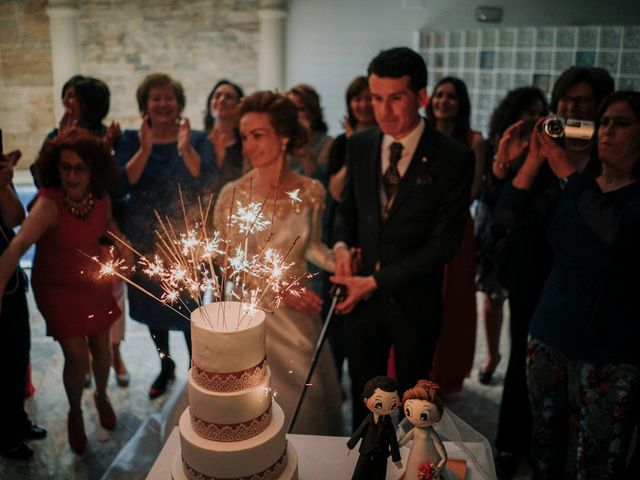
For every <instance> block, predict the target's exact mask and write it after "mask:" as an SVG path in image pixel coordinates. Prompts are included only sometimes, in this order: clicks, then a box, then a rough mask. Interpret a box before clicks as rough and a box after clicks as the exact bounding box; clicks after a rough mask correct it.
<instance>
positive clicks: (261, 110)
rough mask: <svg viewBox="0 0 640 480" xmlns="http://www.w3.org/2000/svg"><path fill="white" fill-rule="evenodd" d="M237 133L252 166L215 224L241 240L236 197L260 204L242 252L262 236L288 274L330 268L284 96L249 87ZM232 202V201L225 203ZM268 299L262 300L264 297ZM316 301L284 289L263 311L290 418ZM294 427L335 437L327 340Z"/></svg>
mask: <svg viewBox="0 0 640 480" xmlns="http://www.w3.org/2000/svg"><path fill="white" fill-rule="evenodd" d="M240 117H241V118H240V134H241V137H242V142H243V143H242V146H243V153H244V155H245V157H246V158H247V159H248V160H249V161H250V162H251V165H252V167H253V169H252V170H251V171H250V172H248V173H247V174H245V175H244V176H243V177H241V178H239V179H238V180H236V181H234V182H231V183H229V184H227V185H226V186H225V187H224V189H223V190H222V192H221V193H220V197H219V199H218V202H217V203H216V208H215V215H214V223H215V226H216V230H218V231H219V232H221V233H222V234H223V236H225V237H226V238H227V239H229V240H230V242H231V245H232V246H233V245H240V244H242V243H244V241H245V234H244V233H241V232H240V231H239V229H238V228H235V226H234V225H231V222H230V221H229V214H230V212H231V209H232V208H233V209H235V207H236V205H237V202H240V204H242V205H243V206H247V205H248V204H249V203H251V202H258V203H260V204H261V203H262V202H263V201H265V199H267V200H266V204H265V205H264V206H263V208H262V212H263V213H264V216H265V218H266V219H268V220H271V217H272V216H273V224H272V225H270V226H269V227H267V228H266V229H265V230H264V231H261V232H256V233H252V234H251V235H249V238H248V240H247V242H248V244H247V245H248V256H252V255H254V254H257V253H259V251H260V249H261V247H262V246H263V245H264V244H265V242H266V241H267V239H268V238H269V235H272V236H271V239H270V240H269V247H270V248H273V249H276V250H278V251H280V252H281V253H283V254H284V253H286V252H287V251H288V250H289V248H290V247H291V245H292V244H293V243H294V241H295V240H296V237H300V238H299V239H298V240H297V242H296V243H295V246H294V247H293V249H292V250H291V252H290V253H289V255H288V256H287V262H295V264H294V265H293V267H292V268H291V269H290V270H289V271H288V272H287V273H291V274H292V275H293V276H296V277H299V276H301V275H303V274H304V273H306V271H307V261H309V262H311V263H313V264H315V265H316V266H318V267H320V268H322V269H325V270H330V271H333V258H332V253H331V251H330V250H329V248H328V247H327V246H326V245H324V244H323V243H321V240H320V238H321V235H322V231H321V230H322V212H323V208H324V200H325V191H324V188H323V187H322V185H321V184H320V182H318V181H316V180H313V179H311V178H308V177H305V176H302V175H299V174H297V173H295V172H294V171H293V170H292V169H291V168H290V167H289V165H288V162H287V155H288V154H290V153H291V152H293V151H296V150H297V149H299V148H300V147H301V146H303V145H304V144H305V142H306V141H307V137H306V133H305V130H304V128H303V127H302V125H301V124H300V123H299V122H298V113H297V109H296V107H295V106H294V105H293V103H292V102H291V100H289V99H287V98H286V97H285V96H283V95H281V94H278V93H273V92H256V93H254V94H253V95H251V96H249V97H245V98H244V99H243V100H242V103H241V104H240ZM232 202H233V205H232ZM266 303H268V300H267V302H266ZM321 307H322V300H321V299H320V297H319V296H318V295H316V294H315V293H313V292H312V291H311V290H306V292H305V293H304V294H303V295H301V296H294V295H287V296H286V297H285V298H284V301H283V303H282V304H281V305H280V307H279V308H273V310H274V311H273V313H267V360H268V363H269V366H270V369H271V374H272V377H271V378H272V387H273V390H274V395H275V399H276V401H277V402H278V403H279V404H280V406H282V408H283V410H284V412H285V416H286V420H287V422H290V421H291V417H292V415H293V412H294V409H295V405H296V401H297V399H298V395H299V393H300V390H301V388H302V385H303V382H304V380H305V377H306V374H307V371H308V368H309V365H310V363H311V358H312V356H313V352H314V348H315V343H316V340H317V339H318V336H319V334H320V329H321V323H320V315H319V312H320V309H321ZM310 384H311V385H310V386H309V389H308V390H307V393H306V396H305V399H304V403H303V404H302V408H301V411H300V413H299V415H298V418H297V421H296V424H295V428H294V433H305V434H315V435H341V434H342V433H343V432H342V414H341V403H342V400H341V393H340V392H341V391H340V386H339V384H338V379H337V375H336V372H335V368H334V366H333V363H332V359H331V355H330V351H329V348H328V345H325V348H323V351H322V353H321V355H320V358H319V361H318V364H317V366H316V370H315V373H314V376H313V377H312V378H311V382H310Z"/></svg>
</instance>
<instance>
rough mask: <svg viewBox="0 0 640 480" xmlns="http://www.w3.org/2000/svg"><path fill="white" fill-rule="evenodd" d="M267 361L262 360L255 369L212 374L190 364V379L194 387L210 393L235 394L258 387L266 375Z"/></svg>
mask: <svg viewBox="0 0 640 480" xmlns="http://www.w3.org/2000/svg"><path fill="white" fill-rule="evenodd" d="M266 371H267V359H266V358H264V359H263V360H262V361H261V362H260V363H259V364H258V365H256V366H255V367H251V368H247V369H246V370H241V371H239V372H229V373H212V372H207V371H206V370H203V369H201V368H200V367H198V366H197V365H196V364H195V363H192V364H191V377H192V378H193V381H194V382H195V383H196V385H198V386H200V387H202V388H204V389H205V390H209V391H210V392H224V393H228V392H237V391H240V390H246V389H248V388H253V387H255V386H256V385H258V384H259V383H260V382H262V380H264V377H265V375H266Z"/></svg>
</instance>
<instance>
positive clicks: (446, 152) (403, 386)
mask: <svg viewBox="0 0 640 480" xmlns="http://www.w3.org/2000/svg"><path fill="white" fill-rule="evenodd" d="M368 75H369V89H370V91H371V99H372V104H373V109H374V113H375V117H376V120H377V121H378V125H379V128H375V129H371V130H367V131H364V132H361V133H358V134H355V135H353V136H352V137H351V139H350V141H349V145H348V147H347V148H348V150H347V152H348V153H347V155H348V157H347V158H348V160H347V179H346V184H345V188H344V192H343V198H342V203H341V205H340V209H339V211H338V217H337V220H336V231H337V232H336V233H337V239H338V242H337V243H336V245H335V246H334V254H335V258H336V274H335V275H334V276H333V277H332V281H333V282H334V283H338V284H343V285H345V286H346V287H347V297H346V298H345V299H344V300H343V301H342V302H340V303H339V304H338V306H337V310H338V312H341V313H350V315H349V316H348V318H346V319H345V323H344V334H345V346H346V351H347V358H348V360H349V373H350V376H351V391H352V398H354V399H357V398H359V395H360V392H362V390H363V388H364V386H365V383H366V381H367V380H368V379H369V378H372V377H375V376H377V375H384V374H386V366H387V358H388V355H389V348H390V346H391V345H395V364H396V371H397V377H398V378H397V380H398V387H399V391H401V392H402V391H405V390H407V389H408V388H410V387H412V386H413V385H415V383H416V382H417V381H418V380H419V379H421V378H428V377H429V373H430V370H431V360H432V356H433V351H434V348H435V344H436V340H437V338H438V334H439V332H440V323H441V295H442V271H443V266H444V264H445V262H447V261H448V260H449V258H451V257H452V256H453V254H454V253H455V251H456V250H457V248H458V245H459V243H460V241H461V238H462V233H463V230H464V226H465V222H466V219H467V216H466V215H467V209H468V208H469V191H470V186H471V179H472V177H473V165H474V161H473V154H472V153H471V151H470V150H469V149H467V148H466V147H465V146H463V145H462V144H460V143H458V142H456V141H455V140H452V139H450V138H448V137H446V136H444V135H442V134H440V133H438V132H437V131H435V129H434V128H433V127H431V126H430V125H429V124H427V123H426V121H425V120H424V119H423V118H421V117H420V115H419V113H418V110H419V108H420V106H421V105H424V104H425V103H426V100H427V92H426V85H427V69H426V65H425V63H424V60H423V59H422V57H421V56H420V55H419V54H417V53H416V52H414V51H413V50H410V49H409V48H392V49H390V50H385V51H382V52H380V53H379V54H378V56H376V57H375V58H374V59H373V60H372V61H371V63H370V64H369V69H368ZM352 247H356V248H359V249H360V250H361V252H362V259H361V261H362V267H361V269H360V271H359V272H352V270H351V254H350V253H349V249H350V248H352ZM355 273H357V274H358V275H357V276H355ZM353 403H354V405H353V408H354V414H353V425H354V426H357V425H359V424H360V422H362V420H363V419H364V417H365V415H366V410H365V408H364V405H363V404H362V403H361V402H357V401H354V402H353Z"/></svg>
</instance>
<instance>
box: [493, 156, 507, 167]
mask: <svg viewBox="0 0 640 480" xmlns="http://www.w3.org/2000/svg"><path fill="white" fill-rule="evenodd" d="M493 164H494V165H495V166H496V167H498V168H502V169H507V168H509V164H508V163H505V162H501V161H499V160H498V154H497V153H496V154H495V155H494V156H493Z"/></svg>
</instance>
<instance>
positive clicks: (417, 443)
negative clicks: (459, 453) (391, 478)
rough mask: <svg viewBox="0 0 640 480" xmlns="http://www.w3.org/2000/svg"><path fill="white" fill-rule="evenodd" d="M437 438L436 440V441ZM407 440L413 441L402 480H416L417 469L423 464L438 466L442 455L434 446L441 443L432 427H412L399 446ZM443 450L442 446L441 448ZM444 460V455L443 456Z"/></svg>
mask: <svg viewBox="0 0 640 480" xmlns="http://www.w3.org/2000/svg"><path fill="white" fill-rule="evenodd" d="M436 437H437V439H436ZM409 440H413V443H412V444H411V450H410V451H409V457H408V458H407V465H406V468H405V473H404V476H403V477H402V478H403V480H418V478H419V477H418V469H419V468H420V466H421V465H424V464H433V465H438V463H439V462H440V461H441V460H442V458H443V455H442V454H441V452H440V451H438V449H437V448H436V444H437V443H438V442H440V445H442V441H441V440H440V438H439V437H438V434H437V433H436V432H435V431H434V430H433V428H432V427H425V428H421V427H413V429H412V430H411V431H410V432H409V433H408V434H407V436H406V437H404V438H403V440H402V441H401V444H402V445H404V444H405V443H406V442H408V441H409ZM442 448H443V449H444V446H443V447H442ZM444 458H446V455H445V456H444ZM435 478H440V477H437V476H436V477H435Z"/></svg>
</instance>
